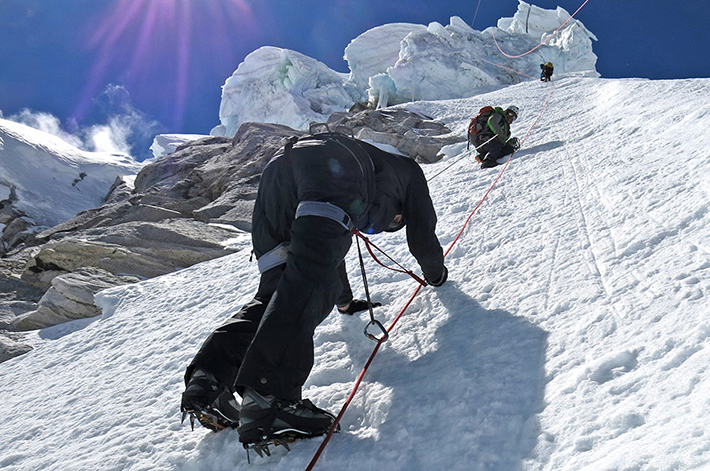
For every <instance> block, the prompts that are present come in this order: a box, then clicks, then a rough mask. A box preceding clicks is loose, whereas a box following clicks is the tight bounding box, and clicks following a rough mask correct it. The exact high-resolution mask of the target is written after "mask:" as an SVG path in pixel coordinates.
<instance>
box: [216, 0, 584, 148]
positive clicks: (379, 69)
mask: <svg viewBox="0 0 710 471" xmlns="http://www.w3.org/2000/svg"><path fill="white" fill-rule="evenodd" d="M569 18H570V15H569V13H568V12H566V11H565V10H564V9H562V8H557V9H556V10H545V9H542V8H539V7H536V6H531V5H530V4H528V3H525V2H523V1H522V0H519V5H518V10H517V12H516V13H515V15H514V16H513V17H512V18H504V19H501V20H500V21H499V22H498V27H497V28H494V27H491V28H488V29H486V30H485V31H482V32H481V31H476V30H474V29H472V28H471V27H470V26H468V25H467V24H466V22H464V21H463V20H462V19H461V18H459V17H452V18H451V21H450V24H449V25H447V26H443V25H441V24H440V23H437V22H433V23H430V24H429V25H427V26H424V25H415V24H407V23H394V24H388V25H383V26H379V27H377V28H373V29H371V30H369V31H366V32H364V33H363V34H361V35H360V36H358V37H357V38H355V39H353V40H352V41H351V43H350V44H349V45H348V46H347V48H346V49H345V60H346V61H347V63H348V66H349V68H350V73H349V74H341V73H338V72H335V71H333V70H331V69H329V68H328V67H327V66H326V65H324V64H322V63H320V62H318V61H316V60H315V59H311V58H309V57H307V56H305V55H303V54H300V53H298V52H295V51H290V50H287V49H279V48H274V47H263V48H261V49H258V50H256V51H254V52H253V53H251V54H249V55H248V56H247V57H246V58H245V59H244V62H242V63H241V64H240V65H239V67H238V68H237V70H236V71H235V72H234V74H233V75H232V76H231V77H230V78H228V79H227V81H226V82H225V84H224V86H223V89H222V101H221V105H220V112H219V118H220V121H221V124H220V125H219V126H217V127H215V128H214V129H213V130H212V134H213V135H218V136H233V135H234V133H235V132H236V130H237V129H238V127H239V125H240V124H242V123H244V122H247V121H258V122H269V123H278V124H285V125H287V126H291V127H293V128H296V129H307V128H308V124H309V123H310V122H312V121H324V120H325V118H327V116H328V115H329V114H330V113H332V112H334V111H344V110H346V109H348V108H349V107H350V106H352V105H353V104H354V103H355V102H358V101H368V100H369V101H372V102H374V103H377V104H379V105H380V106H386V105H393V104H401V103H406V102H412V101H418V100H445V99H453V98H465V97H470V96H473V95H475V94H477V93H480V92H481V91H484V90H488V89H490V88H491V87H496V86H505V85H510V84H515V83H519V82H521V81H525V80H530V79H531V78H535V77H537V76H539V73H540V69H539V64H540V63H541V62H547V61H552V62H553V63H554V64H555V73H556V74H557V75H558V76H559V75H563V74H567V73H571V72H585V73H586V74H587V75H592V76H598V74H597V73H596V70H595V64H596V60H597V57H596V56H595V55H594V53H593V52H592V40H593V39H594V40H595V39H596V38H595V37H594V35H593V34H592V33H591V32H589V31H588V30H587V29H586V28H585V27H584V25H583V24H582V23H581V22H580V21H578V20H576V19H572V20H571V21H569V22H568V23H567V24H566V25H565V26H564V28H562V29H561V30H560V31H559V32H558V33H557V34H555V36H554V37H553V38H552V39H550V40H548V41H546V43H545V44H544V45H543V46H541V47H539V48H538V49H537V50H536V51H535V52H534V53H531V54H528V55H526V56H524V57H521V58H518V59H511V58H508V57H506V56H505V55H503V54H501V53H500V52H499V50H498V48H497V46H496V43H495V40H494V37H495V39H496V40H497V42H498V44H499V45H500V46H501V47H502V48H506V49H507V50H509V51H510V53H511V54H512V53H522V52H526V51H528V50H530V49H532V48H534V47H536V46H538V45H539V43H540V42H541V41H543V40H547V39H548V38H547V36H548V35H550V34H552V33H553V32H554V31H555V30H557V29H558V28H559V27H560V26H561V25H563V24H564V23H565V21H567V20H568V19H569ZM516 71H517V72H520V73H517V72H516Z"/></svg>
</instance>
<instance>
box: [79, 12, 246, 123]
mask: <svg viewBox="0 0 710 471" xmlns="http://www.w3.org/2000/svg"><path fill="white" fill-rule="evenodd" d="M256 25H257V22H256V20H255V15H254V13H253V11H252V8H251V7H250V5H249V4H248V3H247V0H114V1H113V2H111V3H110V5H109V6H108V7H107V9H106V10H104V11H103V12H102V16H101V17H100V18H98V19H97V20H96V21H95V27H93V29H92V31H91V32H90V34H89V35H88V38H87V40H86V42H85V47H86V48H87V50H88V51H90V52H91V53H94V54H95V55H96V60H95V62H94V64H93V66H92V67H91V70H90V73H89V75H88V77H87V78H86V85H85V86H84V89H83V92H82V94H81V97H80V99H79V101H78V102H77V105H76V107H75V110H74V113H73V118H74V119H75V120H76V121H77V122H79V121H81V120H82V119H83V118H84V117H85V116H86V115H87V113H88V111H89V109H90V107H91V105H92V102H93V100H94V98H95V97H96V96H97V95H99V94H100V93H101V91H102V90H103V89H104V88H105V87H106V86H107V85H109V82H110V81H112V80H116V79H115V77H118V79H119V80H120V82H121V85H123V86H125V87H126V88H127V89H128V90H129V91H130V93H131V95H138V96H141V97H143V98H144V101H146V100H147V101H153V102H156V101H158V102H160V106H161V107H163V109H166V110H169V114H170V116H171V121H172V122H170V123H165V124H168V125H169V126H171V127H172V128H174V129H181V126H182V124H183V121H184V117H185V110H186V107H187V101H188V98H189V96H188V94H189V91H190V89H191V88H190V87H191V86H194V85H195V84H192V83H191V76H192V75H194V74H195V71H192V68H194V67H203V66H204V65H205V63H207V64H208V66H209V61H212V63H211V66H212V68H214V69H218V68H220V67H217V65H216V64H220V65H221V68H220V69H223V68H224V63H225V61H228V64H229V66H230V67H234V68H236V64H232V63H231V62H232V61H234V60H235V59H236V48H235V47H234V44H235V42H239V38H240V36H241V37H243V36H245V35H249V34H253V33H254V32H255V31H256ZM196 59H197V60H196ZM232 70H233V69H232ZM191 74H192V75H191ZM222 78H224V77H222Z"/></svg>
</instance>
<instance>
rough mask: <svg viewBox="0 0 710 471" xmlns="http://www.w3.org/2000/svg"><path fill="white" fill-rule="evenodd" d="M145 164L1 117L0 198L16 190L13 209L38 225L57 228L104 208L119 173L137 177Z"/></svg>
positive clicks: (8, 195)
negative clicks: (78, 145) (89, 149)
mask: <svg viewBox="0 0 710 471" xmlns="http://www.w3.org/2000/svg"><path fill="white" fill-rule="evenodd" d="M141 165H142V164H140V163H138V162H136V161H135V160H133V158H132V157H130V156H128V155H123V154H108V153H103V152H87V151H83V150H80V149H77V148H76V147H74V146H73V145H71V144H69V143H67V142H65V141H63V140H62V139H60V138H59V137H56V136H53V135H51V134H49V133H46V132H43V131H40V130H37V129H34V128H31V127H29V126H25V125H24V124H19V123H16V122H13V121H8V120H5V119H0V198H7V197H10V194H11V193H14V196H13V199H14V198H16V201H15V202H13V205H14V206H15V208H17V209H20V210H22V211H24V212H25V213H27V215H28V216H29V217H30V218H31V219H32V220H33V221H34V223H35V224H36V225H38V226H54V225H57V224H59V223H61V222H64V221H66V220H68V219H71V218H73V217H74V216H75V215H76V214H77V213H79V212H80V211H84V210H86V209H90V208H95V207H97V206H100V205H101V204H102V203H103V198H104V196H106V193H107V192H108V190H109V189H110V188H111V185H112V184H113V183H114V181H115V180H116V177H118V176H119V175H135V174H137V173H138V171H139V170H140V168H141ZM11 190H12V191H11Z"/></svg>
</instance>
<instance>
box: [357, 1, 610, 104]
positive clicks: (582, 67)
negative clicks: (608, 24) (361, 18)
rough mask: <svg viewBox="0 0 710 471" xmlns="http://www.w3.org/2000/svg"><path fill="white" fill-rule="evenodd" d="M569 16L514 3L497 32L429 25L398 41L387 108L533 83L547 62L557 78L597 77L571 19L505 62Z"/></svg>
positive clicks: (581, 30) (457, 23) (584, 33)
mask: <svg viewBox="0 0 710 471" xmlns="http://www.w3.org/2000/svg"><path fill="white" fill-rule="evenodd" d="M528 12H530V16H529V17H528ZM569 17H570V15H569V13H567V12H566V11H565V10H563V9H562V8H558V9H556V10H545V9H542V8H539V7H536V6H531V5H529V4H527V3H525V2H523V1H520V4H519V5H518V11H517V12H516V14H515V16H514V17H513V18H504V19H501V20H499V22H498V27H497V28H488V29H486V30H484V31H482V32H481V31H476V30H474V29H472V28H471V27H469V26H468V25H467V24H466V23H465V22H464V21H463V20H462V19H461V18H459V17H452V18H451V20H450V24H449V25H447V26H442V25H441V24H439V23H436V22H434V23H431V24H429V26H428V27H427V28H426V29H425V30H420V31H416V32H412V33H411V34H409V35H408V36H407V37H406V38H404V39H403V41H402V49H401V51H400V57H399V60H398V61H397V63H396V64H395V65H394V66H392V67H390V68H389V69H388V70H387V74H388V75H389V76H390V77H391V78H392V80H393V81H394V84H395V87H396V93H395V94H394V95H392V94H390V104H398V103H406V102H410V101H416V100H444V99H450V98H465V97H470V96H473V95H476V94H477V93H480V92H481V91H482V90H485V89H486V87H489V86H500V85H512V84H515V83H519V82H522V81H526V80H530V79H531V78H536V77H537V76H539V74H540V63H542V62H547V61H552V62H553V64H554V66H555V73H556V74H557V75H560V74H564V73H570V72H587V73H588V75H593V76H597V75H598V74H597V73H596V70H595V64H596V60H597V57H596V56H595V55H594V53H593V52H592V39H594V40H596V37H594V35H593V34H592V33H590V32H589V30H587V29H586V28H585V27H584V25H583V24H582V23H581V22H580V21H578V20H575V19H572V20H570V22H568V23H567V24H566V25H565V26H564V27H563V28H562V29H561V30H560V31H559V32H558V33H556V34H555V36H554V37H552V38H551V39H549V40H548V41H547V42H546V43H545V44H543V45H542V46H540V47H538V48H537V49H536V50H535V51H534V52H533V53H531V54H527V55H523V56H522V57H508V56H516V55H520V54H523V53H525V52H527V51H529V50H531V49H533V48H535V47H537V46H538V45H539V44H540V42H541V41H543V40H545V39H547V38H548V36H549V35H551V34H552V33H554V32H555V30H556V29H557V28H559V27H560V26H561V25H562V24H563V23H564V22H565V21H566V20H567V19H569ZM494 38H495V39H494ZM496 43H497V44H496ZM498 47H500V49H501V50H503V51H504V52H505V53H506V54H507V55H506V54H502V53H501V51H500V50H499V49H498ZM370 95H374V93H373V92H372V91H370Z"/></svg>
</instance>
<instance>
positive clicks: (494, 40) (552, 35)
mask: <svg viewBox="0 0 710 471" xmlns="http://www.w3.org/2000/svg"><path fill="white" fill-rule="evenodd" d="M587 2H589V0H584V3H582V5H581V6H580V7H579V8H577V11H575V12H574V13H572V16H570V17H569V18H567V21H565V22H564V23H562V24H561V25H560V27H559V28H557V29H556V30H555V31H554V32H553V33H552V34H551V35H549V36H548V37H547V38H545V40H544V41H541V42H540V44H538V45H537V46H535V47H534V48H532V49H530V50H529V51H528V52H524V53H522V54H518V55H517V56H514V55H510V54H506V53H505V52H504V51H503V49H501V48H500V46H499V45H498V41H497V40H496V35H495V34H494V33H493V29H491V30H490V31H491V35H493V42H494V43H495V44H496V47H497V48H498V50H499V51H500V53H501V54H503V55H504V56H505V57H509V58H511V59H518V58H520V57H523V56H526V55H528V54H530V53H531V52H533V51H534V50H536V49H538V48H540V47H541V46H542V45H543V44H545V43H546V42H547V41H549V40H550V39H552V38H553V37H554V36H555V35H556V34H557V33H558V32H559V31H560V30H561V29H562V28H564V26H565V25H566V24H567V23H569V20H571V19H572V18H574V15H576V14H577V13H579V10H581V9H582V7H583V6H584V5H586V4H587Z"/></svg>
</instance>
